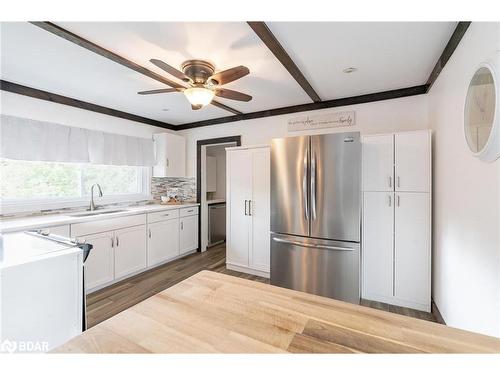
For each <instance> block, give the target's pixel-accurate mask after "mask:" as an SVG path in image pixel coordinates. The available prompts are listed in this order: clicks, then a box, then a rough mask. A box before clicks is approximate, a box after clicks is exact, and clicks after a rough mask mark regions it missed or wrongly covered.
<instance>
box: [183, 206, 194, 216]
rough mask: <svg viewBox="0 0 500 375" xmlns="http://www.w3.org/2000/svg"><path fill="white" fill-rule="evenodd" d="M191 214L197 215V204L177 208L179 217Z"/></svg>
mask: <svg viewBox="0 0 500 375" xmlns="http://www.w3.org/2000/svg"><path fill="white" fill-rule="evenodd" d="M191 215H198V206H193V207H187V208H181V209H180V210H179V216H180V217H185V216H191Z"/></svg>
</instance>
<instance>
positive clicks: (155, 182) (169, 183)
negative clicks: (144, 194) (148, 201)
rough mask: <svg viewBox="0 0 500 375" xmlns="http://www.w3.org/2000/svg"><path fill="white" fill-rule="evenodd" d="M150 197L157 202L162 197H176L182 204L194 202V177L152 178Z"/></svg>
mask: <svg viewBox="0 0 500 375" xmlns="http://www.w3.org/2000/svg"><path fill="white" fill-rule="evenodd" d="M151 195H152V196H153V199H154V200H159V199H160V197H161V196H162V195H165V196H167V197H168V196H177V198H179V199H180V200H181V201H184V202H196V178H195V177H152V178H151Z"/></svg>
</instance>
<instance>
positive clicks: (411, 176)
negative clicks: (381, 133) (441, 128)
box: [394, 130, 431, 193]
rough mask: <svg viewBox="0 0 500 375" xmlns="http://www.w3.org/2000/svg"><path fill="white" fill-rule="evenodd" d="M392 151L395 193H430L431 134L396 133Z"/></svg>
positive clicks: (426, 131) (424, 132)
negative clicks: (393, 151) (393, 153)
mask: <svg viewBox="0 0 500 375" xmlns="http://www.w3.org/2000/svg"><path fill="white" fill-rule="evenodd" d="M394 150H395V158H394V160H395V178H396V180H395V189H396V191H409V192H426V193H428V192H430V188H431V174H430V171H431V132H430V131H428V130H422V131H415V132H407V133H396V134H395V135H394Z"/></svg>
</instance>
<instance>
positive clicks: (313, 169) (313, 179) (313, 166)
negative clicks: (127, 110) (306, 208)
mask: <svg viewBox="0 0 500 375" xmlns="http://www.w3.org/2000/svg"><path fill="white" fill-rule="evenodd" d="M311 216H312V219H313V220H316V153H315V152H314V153H313V154H312V159H311Z"/></svg>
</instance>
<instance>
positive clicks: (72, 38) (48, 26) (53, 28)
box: [30, 21, 241, 114]
mask: <svg viewBox="0 0 500 375" xmlns="http://www.w3.org/2000/svg"><path fill="white" fill-rule="evenodd" d="M30 23H31V24H33V25H35V26H38V27H40V28H41V29H43V30H45V31H48V32H50V33H52V34H54V35H57V36H59V37H61V38H63V39H66V40H67V41H69V42H71V43H74V44H76V45H78V46H80V47H83V48H85V49H87V50H89V51H92V52H94V53H96V54H98V55H100V56H102V57H105V58H106V59H109V60H111V61H114V62H115V63H118V64H120V65H123V66H125V67H127V68H129V69H132V70H134V71H135V72H137V73H140V74H143V75H145V76H147V77H149V78H152V79H154V80H156V81H158V82H161V83H164V84H165V85H168V86H170V87H174V88H181V87H184V86H183V85H180V84H179V83H177V82H175V81H172V80H170V79H168V78H165V77H163V76H161V75H159V74H157V73H155V72H153V71H151V70H149V69H147V68H145V67H143V66H141V65H139V64H136V63H134V62H133V61H130V60H128V59H126V58H124V57H122V56H120V55H117V54H116V53H114V52H111V51H110V50H107V49H106V48H103V47H101V46H99V45H97V44H95V43H92V42H91V41H90V40H87V39H85V38H83V37H81V36H79V35H76V34H75V33H72V32H71V31H69V30H66V29H64V28H62V27H60V26H58V25H56V24H55V23H52V22H38V21H37V22H30ZM211 104H213V105H214V106H216V107H218V108H221V109H224V110H226V111H228V112H231V113H234V114H240V113H241V112H240V111H238V110H236V109H234V108H231V107H229V106H227V105H225V104H222V103H220V102H218V101H215V100H213V101H212V103H211Z"/></svg>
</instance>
